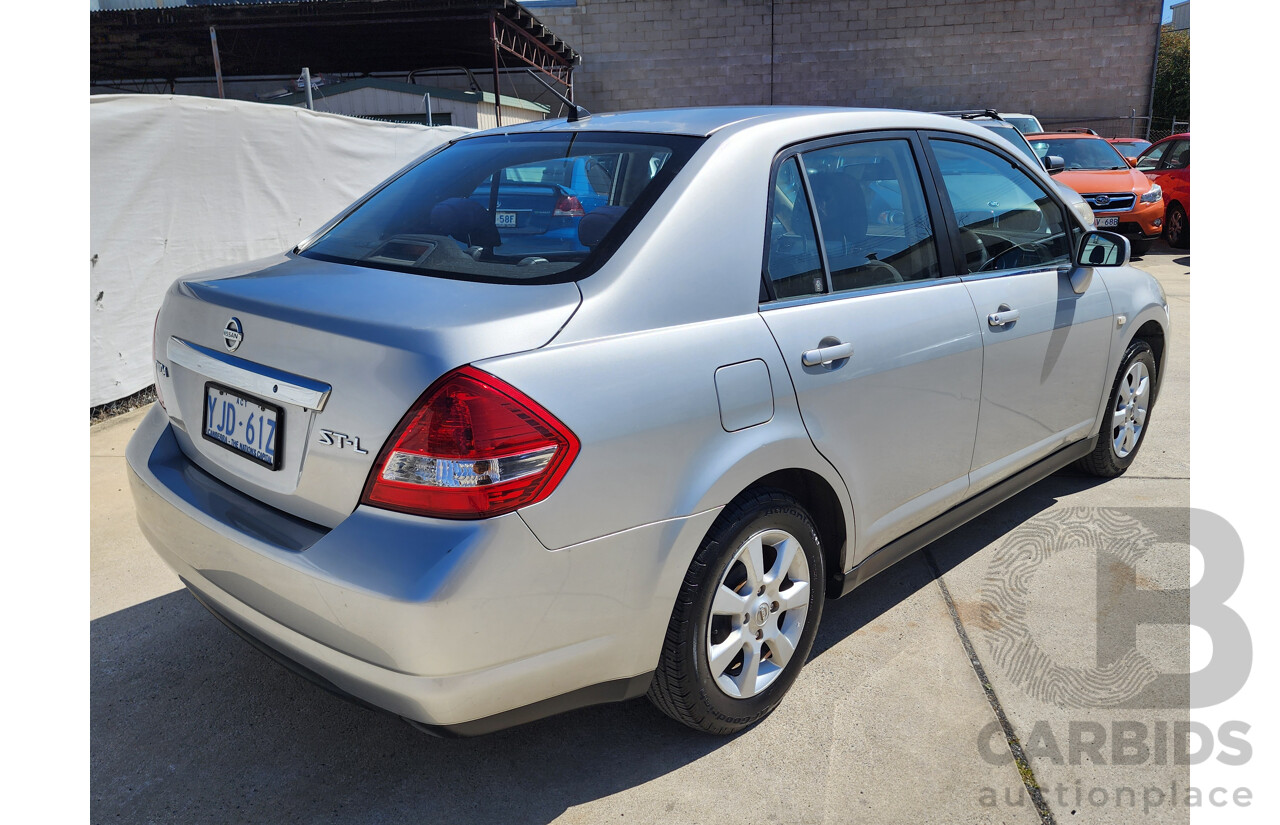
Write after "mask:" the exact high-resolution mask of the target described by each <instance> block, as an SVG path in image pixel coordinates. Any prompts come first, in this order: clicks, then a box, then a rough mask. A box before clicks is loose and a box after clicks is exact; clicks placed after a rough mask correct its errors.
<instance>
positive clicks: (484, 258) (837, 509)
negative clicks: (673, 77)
mask: <svg viewBox="0 0 1280 825" xmlns="http://www.w3.org/2000/svg"><path fill="white" fill-rule="evenodd" d="M601 157H614V158H616V161H617V165H616V166H614V167H613V168H612V170H606V171H610V172H611V173H610V175H609V178H610V180H611V183H610V185H609V186H607V187H606V186H603V185H601V186H597V185H595V184H594V183H589V184H588V188H589V189H591V190H592V191H593V192H594V193H595V195H596V196H597V197H599V198H600V199H601V200H600V201H599V202H598V203H596V204H595V205H594V206H593V207H592V208H590V209H588V207H587V204H585V203H584V204H582V211H583V213H584V214H583V215H582V216H573V215H565V216H560V217H562V218H563V219H564V220H567V221H574V222H576V228H577V234H578V241H579V243H580V245H581V247H582V249H581V250H565V249H563V248H562V246H561V244H560V242H559V239H558V237H548V236H547V233H545V232H544V233H540V234H539V233H531V234H529V235H527V236H523V238H522V241H521V242H522V243H524V244H527V245H525V246H523V247H522V248H521V255H520V256H515V255H509V254H504V253H503V252H502V248H503V247H504V246H506V245H507V244H508V243H510V242H511V239H512V238H514V237H515V236H512V235H510V234H507V235H504V234H503V232H502V230H504V229H511V228H517V229H518V228H520V226H521V219H520V214H519V212H518V210H517V209H516V208H514V207H510V205H509V204H506V203H504V205H502V206H499V207H498V208H497V209H493V208H491V206H490V204H493V203H494V200H495V195H494V183H493V182H495V181H496V182H498V183H497V193H496V194H497V200H498V201H502V199H503V197H502V191H503V188H504V187H503V183H504V182H508V183H516V182H519V183H525V184H528V185H529V186H550V185H552V183H554V186H565V185H568V187H569V189H570V190H572V191H575V192H583V193H585V191H586V190H585V189H584V188H582V187H580V185H579V184H577V183H573V182H572V180H570V181H569V183H568V184H566V183H565V182H564V181H563V180H562V179H560V178H562V177H563V176H559V177H558V176H557V175H546V174H545V173H546V170H547V169H549V168H552V167H554V166H556V165H557V164H563V163H564V162H566V161H572V163H570V164H567V165H568V166H569V167H575V168H576V167H577V166H578V161H579V159H581V158H601ZM528 169H541V170H542V172H538V173H537V175H538V180H536V181H531V180H525V178H526V177H531V176H532V175H529V176H526V175H525V172H524V171H522V170H528ZM583 170H584V173H585V174H587V175H588V176H590V174H591V173H590V171H589V170H587V168H586V163H585V161H584V162H583ZM561 171H562V172H563V171H565V170H564V169H563V168H561ZM569 171H570V172H572V171H573V170H572V168H570V169H569ZM566 174H567V173H566ZM574 174H576V172H574ZM572 176H573V175H572V174H570V175H568V177H569V178H570V179H571V178H572ZM551 177H557V180H556V181H554V182H552V181H550V178H551ZM600 180H601V181H603V180H604V178H600ZM1144 180H1145V179H1144ZM486 181H488V182H489V187H488V189H487V192H488V195H487V199H486V196H485V192H486V187H485V182H486ZM551 191H552V190H550V189H548V190H546V191H541V192H540V193H539V197H543V198H544V199H549V198H550V197H551V195H550V194H549V193H550V192H551ZM566 191H568V190H566ZM477 193H478V194H477ZM891 196H892V197H894V199H895V202H896V204H897V208H896V209H894V210H890V209H886V208H881V209H880V210H879V211H878V212H877V209H876V206H877V205H878V204H879V203H880V201H877V198H879V199H883V200H884V202H888V201H887V199H888V198H890V197H891ZM555 197H556V198H557V199H558V198H563V197H568V196H567V195H565V194H563V193H561V192H559V191H556V192H555ZM574 197H579V200H581V197H580V196H578V195H575V196H574ZM463 203H469V204H470V205H469V206H463V205H461V204H463ZM446 204H447V208H445V209H443V210H441V207H442V206H445V205H446ZM553 207H554V204H553ZM535 210H543V211H545V209H544V207H543V206H537V207H535ZM504 211H506V212H512V211H515V212H517V216H516V219H515V225H514V227H512V226H510V225H509V224H508V222H509V220H510V219H505V218H502V217H500V216H501V214H502V213H503V212H504ZM553 211H554V209H553ZM561 211H576V210H571V209H562V210H561ZM458 215H462V216H464V217H465V216H467V215H470V216H472V217H478V218H479V220H476V221H474V222H473V223H462V222H459V221H458V220H455V218H456V216H458ZM472 217H467V218H466V220H467V221H471V220H472ZM539 238H541V239H542V241H543V246H542V247H540V246H539V245H538V244H539ZM543 252H545V254H542V253H543ZM1128 260H1129V244H1128V242H1127V241H1126V240H1125V238H1123V237H1122V236H1120V235H1117V234H1114V233H1111V232H1105V231H1096V230H1091V229H1089V228H1088V227H1087V225H1086V224H1085V223H1084V222H1083V221H1082V220H1081V219H1080V215H1079V214H1078V213H1077V211H1076V210H1074V209H1072V208H1070V207H1068V206H1067V205H1066V203H1064V201H1063V198H1062V197H1061V195H1060V193H1059V189H1058V187H1056V186H1055V185H1054V183H1053V181H1052V180H1051V179H1050V178H1049V176H1048V175H1047V174H1046V173H1045V171H1044V170H1043V169H1041V168H1040V166H1039V164H1037V163H1036V162H1035V161H1033V160H1031V159H1030V158H1027V157H1026V156H1025V155H1024V154H1022V153H1020V152H1019V151H1017V150H1016V149H1015V148H1013V147H1012V146H1011V145H1010V144H1009V143H1008V142H1007V141H1006V140H1004V139H1002V138H999V137H996V136H995V135H994V134H993V133H992V132H990V131H988V130H986V129H983V128H981V127H979V126H976V125H974V124H971V123H965V122H962V121H959V120H955V119H952V118H945V117H938V116H936V115H928V114H922V113H914V112H902V111H892V110H884V111H874V110H833V109H819V108H807V107H797V108H784V107H760V108H731V107H723V108H712V109H681V110H669V111H645V112H634V113H624V114H618V115H594V116H590V115H588V116H580V117H579V118H578V119H577V120H575V121H574V122H566V121H564V120H559V121H540V122H537V123H530V124H523V125H517V126H510V127H503V128H499V129H496V130H490V131H488V132H480V133H474V134H470V135H466V136H464V137H461V138H459V139H457V140H455V141H453V142H452V143H450V144H449V145H447V146H446V147H444V148H442V149H441V150H439V151H437V152H434V153H432V154H429V155H427V156H425V157H424V158H422V159H420V160H419V161H418V162H416V163H414V164H412V165H410V166H409V167H408V168H406V169H405V170H404V171H402V172H401V173H400V174H399V175H397V176H396V177H394V178H392V179H391V180H389V181H387V182H386V183H384V184H382V185H381V186H380V187H379V188H378V189H377V190H375V191H374V192H372V193H370V194H369V195H368V196H366V197H365V198H363V199H361V200H360V201H359V202H358V203H357V204H355V205H354V206H352V207H351V208H350V209H348V210H347V211H346V212H344V213H343V214H341V215H340V216H338V217H337V218H335V219H334V220H333V221H331V222H330V223H329V224H327V225H326V226H324V227H323V228H322V229H321V230H319V231H318V232H316V233H315V234H314V235H312V236H311V237H309V238H307V239H306V240H304V241H302V242H301V243H300V244H299V245H298V246H297V247H295V248H294V249H292V250H290V251H289V252H287V253H281V254H278V255H275V256H273V257H271V258H267V259H264V260H261V261H257V262H252V263H248V264H243V265H239V266H234V267H228V268H225V269H221V270H216V271H213V272H206V273H201V274H196V275H189V276H184V277H182V278H180V279H178V280H177V281H176V282H175V283H174V284H173V286H172V287H171V288H170V289H169V291H168V293H167V294H166V296H165V300H164V303H163V306H162V308H161V309H160V312H159V315H158V316H157V318H156V324H155V332H154V359H155V375H156V391H157V396H158V399H159V402H158V403H157V404H155V405H154V406H153V407H152V409H151V411H150V412H149V413H148V415H147V416H146V418H145V419H144V420H143V421H142V422H141V424H140V425H139V427H138V430H137V432H136V433H135V435H134V436H133V438H132V440H131V442H130V444H129V448H128V450H127V459H128V465H129V473H130V485H131V489H132V492H133V496H134V501H135V504H136V509H137V513H138V519H139V522H140V524H141V526H142V530H143V533H144V534H145V535H146V536H147V539H148V540H149V541H150V542H151V543H152V545H153V546H154V547H155V548H156V551H157V552H158V553H159V555H160V556H161V558H163V559H164V561H165V562H166V563H167V564H169V565H170V566H171V567H172V568H173V569H174V570H175V571H176V572H177V574H178V576H179V577H180V578H181V580H182V582H183V583H184V584H185V585H186V587H187V588H188V589H189V590H190V591H191V592H192V594H193V595H194V596H195V598H196V599H198V600H199V601H200V602H201V603H202V604H203V605H204V606H205V607H207V608H208V609H209V610H210V611H211V612H213V613H214V614H215V615H216V616H218V617H219V618H221V619H222V620H223V621H224V622H225V623H226V624H227V625H228V626H230V627H231V628H232V629H233V630H236V631H237V632H239V633H241V634H242V635H244V636H245V637H247V638H248V639H249V640H251V641H252V642H253V643H254V644H256V645H258V646H260V647H261V648H263V649H264V650H267V651H269V652H270V655H272V656H274V657H276V658H277V659H279V660H281V661H283V662H285V663H288V665H289V666H290V667H292V668H294V669H295V670H296V671H297V672H299V673H301V674H303V675H306V676H308V677H310V678H312V679H314V680H316V681H317V682H319V683H320V684H322V685H324V686H325V687H327V688H329V689H331V690H334V691H336V692H338V693H341V694H345V695H348V696H351V697H355V698H357V699H358V700H360V701H362V702H364V703H367V704H371V705H374V706H376V707H379V708H382V709H385V710H387V711H389V712H391V713H393V714H397V715H399V716H401V717H403V718H405V719H406V720H408V721H410V722H411V723H413V724H414V725H416V726H419V727H421V728H425V729H427V730H432V731H436V732H450V733H460V734H476V733H484V732H487V731H492V730H496V729H499V728H503V727H507V726H510V725H514V724H518V723H521V722H524V721H528V720H531V719H536V718H539V717H544V716H549V715H552V714H555V713H560V712H563V711H566V710H569V709H572V708H575V707H580V706H583V705H588V704H594V703H599V702H606V701H617V700H623V699H629V698H633V697H637V696H642V695H645V694H646V693H647V694H648V696H649V697H650V698H651V699H652V701H653V703H654V704H655V705H657V707H658V708H660V709H661V710H662V711H663V712H664V713H666V714H668V715H669V716H671V717H672V718H674V719H676V720H678V721H679V722H681V723H683V724H686V725H689V726H691V727H694V728H697V729H699V730H703V731H708V732H712V733H720V734H726V733H732V732H734V731H737V730H741V729H742V728H744V727H746V726H748V725H751V724H753V723H755V722H757V721H759V720H760V719H762V718H763V717H764V716H766V715H767V714H768V713H770V712H771V711H772V710H773V709H774V708H775V707H776V706H777V705H778V703H779V702H781V701H782V699H783V696H784V695H785V694H786V692H787V690H788V689H789V688H790V686H791V685H792V683H793V682H794V681H795V680H796V679H797V678H798V677H799V676H800V669H801V667H802V666H803V665H804V663H805V661H806V659H807V658H808V656H809V654H810V652H811V649H812V646H813V642H814V638H815V635H816V634H817V632H818V625H819V621H820V619H821V617H822V613H823V606H824V604H825V603H826V600H827V599H828V598H834V597H838V596H842V595H844V594H846V593H848V592H850V591H852V590H853V589H854V588H855V587H858V586H861V585H863V584H864V583H865V582H867V581H868V580H870V579H871V578H872V577H873V576H875V575H877V574H878V573H879V572H881V571H883V570H885V569H887V568H888V567H890V566H891V565H893V564H895V563H896V562H898V561H899V560H901V559H903V558H905V557H906V556H907V555H909V554H910V553H913V552H915V551H916V550H918V549H919V548H921V547H923V546H925V545H927V544H928V543H930V542H932V541H934V540H936V539H937V538H939V537H940V536H942V535H944V534H945V533H946V532H948V531H949V530H952V529H954V528H955V527H957V526H958V525H960V524H963V523H965V522H966V521H968V520H969V519H970V518H972V517H974V516H976V515H978V514H979V513H981V512H983V511H985V510H986V509H988V508H990V507H993V506H995V505H996V504H998V503H999V502H1001V501H1003V500H1005V499H1006V498H1008V497H1009V496H1011V495H1013V494H1014V493H1016V492H1017V491H1018V490H1021V489H1023V488H1025V487H1026V486H1028V485H1030V484H1033V483H1035V482H1036V481H1038V480H1040V479H1042V478H1044V477H1046V476H1047V475H1048V474H1050V473H1052V472H1054V471H1055V470H1057V469H1059V468H1061V467H1064V466H1066V465H1068V464H1074V465H1075V466H1077V467H1079V468H1080V469H1081V470H1083V471H1084V472H1087V473H1091V474H1094V475H1097V476H1101V477H1114V476H1117V475H1120V474H1121V473H1123V472H1125V470H1126V469H1127V468H1128V467H1129V466H1130V465H1131V464H1132V462H1133V461H1134V458H1135V456H1136V455H1137V453H1138V450H1139V449H1140V448H1141V446H1142V442H1143V439H1144V438H1145V436H1146V434H1147V431H1148V430H1149V429H1150V426H1151V418H1150V415H1151V411H1152V409H1153V404H1154V402H1155V401H1156V399H1157V398H1158V392H1159V387H1160V378H1161V376H1162V375H1163V373H1164V368H1165V344H1164V342H1165V336H1166V335H1167V331H1168V327H1169V315H1168V305H1167V302H1166V301H1165V298H1164V294H1163V292H1162V291H1161V289H1160V286H1159V284H1158V283H1157V282H1156V281H1155V280H1154V279H1153V278H1152V277H1151V276H1150V275H1148V274H1146V273H1144V272H1141V271H1139V270H1137V269H1134V268H1132V267H1130V266H1128ZM1115 492H1116V494H1117V495H1122V493H1121V491H1120V490H1116V491H1115ZM908 641H909V640H908ZM907 646H908V647H909V644H908V645H907ZM857 689H858V686H850V690H855V691H856V690H857Z"/></svg>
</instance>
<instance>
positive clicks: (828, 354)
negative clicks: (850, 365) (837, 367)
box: [800, 344, 853, 367]
mask: <svg viewBox="0 0 1280 825" xmlns="http://www.w3.org/2000/svg"><path fill="white" fill-rule="evenodd" d="M851 355H853V344H832V345H830V346H826V347H819V348H817V349H811V350H806V351H805V352H804V353H803V354H801V356H800V363H802V364H804V365H805V366H806V367H829V366H831V364H832V363H834V362H836V361H843V360H845V359H846V358H848V357H849V356H851Z"/></svg>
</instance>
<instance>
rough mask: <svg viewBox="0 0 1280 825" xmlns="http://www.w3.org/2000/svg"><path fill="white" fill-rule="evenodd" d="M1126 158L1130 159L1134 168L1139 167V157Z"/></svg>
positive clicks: (1130, 163)
mask: <svg viewBox="0 0 1280 825" xmlns="http://www.w3.org/2000/svg"><path fill="white" fill-rule="evenodd" d="M1125 160H1127V161H1129V165H1130V166H1131V167H1133V168H1134V169H1137V168H1138V159H1137V158H1125Z"/></svg>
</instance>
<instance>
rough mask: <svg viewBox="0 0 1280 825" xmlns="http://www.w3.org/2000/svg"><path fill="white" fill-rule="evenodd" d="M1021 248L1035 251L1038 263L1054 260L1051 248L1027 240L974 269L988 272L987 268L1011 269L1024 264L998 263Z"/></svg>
mask: <svg viewBox="0 0 1280 825" xmlns="http://www.w3.org/2000/svg"><path fill="white" fill-rule="evenodd" d="M1019 249H1023V250H1026V251H1027V252H1031V253H1034V254H1035V256H1036V263H1038V264H1043V263H1048V262H1049V261H1051V260H1053V256H1052V255H1050V254H1049V250H1048V249H1046V248H1045V246H1044V244H1042V243H1040V242H1039V241H1026V242H1024V243H1015V244H1013V245H1012V246H1010V247H1009V248H1008V249H1006V250H1004V251H1003V252H1001V253H1000V254H999V255H996V256H995V257H993V258H989V259H987V260H986V261H984V262H983V264H982V266H980V267H978V268H977V269H975V270H972V271H973V272H986V271H987V270H991V269H1009V268H1012V267H1015V266H1022V263H1021V262H1020V261H1019V262H1017V263H1013V264H1011V265H998V264H1000V263H1001V261H1003V260H1004V259H1005V258H1006V257H1007V256H1008V255H1010V254H1012V253H1014V252H1016V251H1017V250H1019Z"/></svg>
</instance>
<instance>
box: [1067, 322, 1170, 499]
mask: <svg viewBox="0 0 1280 825" xmlns="http://www.w3.org/2000/svg"><path fill="white" fill-rule="evenodd" d="M1155 378H1156V360H1155V355H1154V354H1153V353H1152V351H1151V345H1150V344H1148V343H1147V342H1146V341H1134V342H1133V343H1132V344H1130V345H1129V349H1128V351H1127V352H1126V353H1125V358H1124V361H1123V362H1122V363H1121V364H1120V372H1119V373H1118V374H1117V375H1116V382H1115V384H1114V385H1113V386H1112V388H1111V403H1110V404H1109V405H1108V406H1107V412H1106V413H1105V417H1104V418H1103V421H1102V429H1101V430H1100V431H1099V434H1098V446H1096V447H1095V448H1094V450H1093V452H1092V453H1090V454H1089V455H1087V456H1085V457H1084V458H1082V459H1080V460H1079V461H1077V462H1076V464H1075V466H1076V468H1077V469H1080V470H1083V471H1084V472H1086V473H1088V474H1089V475H1095V476H1101V477H1103V478H1112V477H1114V476H1118V475H1120V474H1121V473H1123V472H1124V471H1125V470H1127V469H1129V465H1130V464H1132V463H1133V459H1134V458H1135V457H1136V456H1137V454H1138V448H1139V447H1140V446H1142V439H1143V438H1145V437H1146V435H1147V424H1148V422H1149V418H1150V413H1151V405H1152V402H1153V401H1154V400H1155V383H1154V382H1155Z"/></svg>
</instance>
